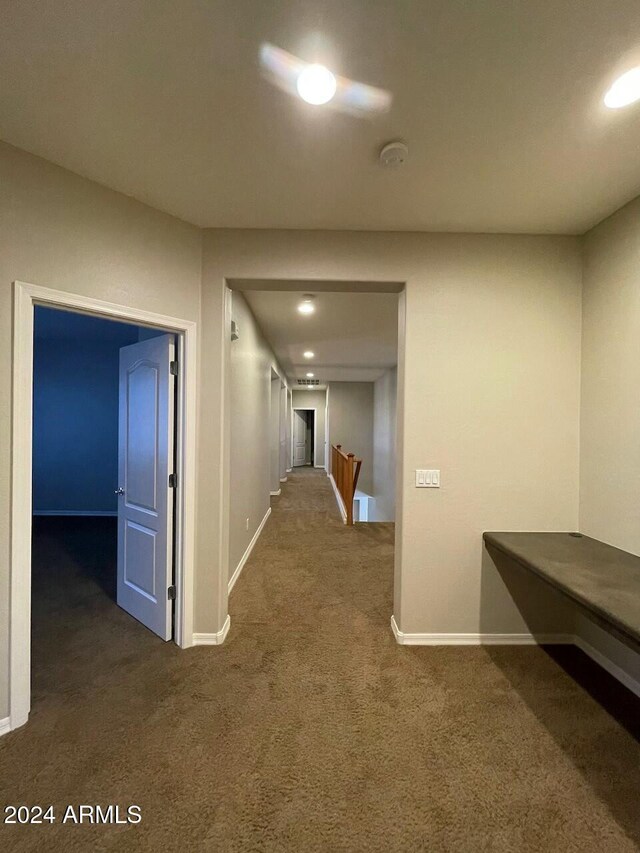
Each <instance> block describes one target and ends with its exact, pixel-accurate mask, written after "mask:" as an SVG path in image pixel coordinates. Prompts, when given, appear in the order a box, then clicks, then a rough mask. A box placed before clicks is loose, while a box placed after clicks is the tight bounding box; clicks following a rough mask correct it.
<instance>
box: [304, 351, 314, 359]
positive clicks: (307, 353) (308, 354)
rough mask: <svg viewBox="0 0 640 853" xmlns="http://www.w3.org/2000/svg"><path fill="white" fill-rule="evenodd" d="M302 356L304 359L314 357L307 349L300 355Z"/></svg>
mask: <svg viewBox="0 0 640 853" xmlns="http://www.w3.org/2000/svg"><path fill="white" fill-rule="evenodd" d="M302 355H303V356H304V357H305V358H313V357H314V355H315V352H311V350H310V349H308V350H305V352H303V353H302Z"/></svg>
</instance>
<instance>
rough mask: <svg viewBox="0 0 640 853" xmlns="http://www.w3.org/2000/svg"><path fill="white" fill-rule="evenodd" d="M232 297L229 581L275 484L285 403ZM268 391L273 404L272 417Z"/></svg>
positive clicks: (246, 314) (263, 349) (262, 345)
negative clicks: (234, 327) (235, 336)
mask: <svg viewBox="0 0 640 853" xmlns="http://www.w3.org/2000/svg"><path fill="white" fill-rule="evenodd" d="M231 299H232V302H231V305H232V308H231V315H232V318H233V320H234V321H235V322H236V323H237V326H238V331H239V338H238V340H236V341H232V342H231V352H230V364H229V384H230V388H229V392H230V418H231V448H230V455H231V458H230V466H231V472H230V473H231V485H230V489H229V577H231V576H232V575H233V572H234V571H235V570H236V568H237V566H238V563H239V562H240V561H241V559H242V556H243V554H244V553H245V551H246V549H247V546H248V545H249V543H250V542H251V540H252V539H253V536H254V535H255V533H256V531H257V530H258V528H259V527H260V524H261V523H262V521H263V519H264V517H265V515H266V513H267V511H268V509H269V506H270V496H269V493H270V492H271V491H277V489H278V488H279V485H280V484H279V479H280V474H279V461H280V441H279V438H280V415H279V402H280V400H281V399H283V400H284V395H281V393H280V379H279V378H278V379H276V380H273V383H272V378H271V376H272V370H275V371H276V372H278V373H280V371H281V369H280V367H279V365H278V363H277V361H276V358H275V356H274V354H273V352H272V351H271V348H270V347H269V345H268V344H267V342H266V340H265V338H264V336H263V334H262V331H261V330H260V327H259V326H258V324H257V322H256V320H255V318H254V316H253V314H252V313H251V310H250V309H249V306H248V305H247V301H246V299H245V298H244V296H243V295H242V294H241V293H240V292H239V291H233V293H232V295H231ZM272 393H273V398H274V401H275V402H276V403H277V404H278V405H277V407H276V409H277V411H276V412H275V413H273V412H272ZM272 414H273V420H272ZM247 520H248V521H247Z"/></svg>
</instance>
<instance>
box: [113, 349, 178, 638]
mask: <svg viewBox="0 0 640 853" xmlns="http://www.w3.org/2000/svg"><path fill="white" fill-rule="evenodd" d="M174 350H175V344H174V338H173V335H162V336H160V337H157V338H150V339H149V340H146V341H141V342H140V343H137V344H132V345H131V346H128V347H123V348H122V349H121V350H120V412H119V417H120V426H119V432H118V477H119V483H118V486H119V490H120V491H121V494H120V495H119V498H118V604H119V605H120V607H122V608H123V609H124V610H126V611H127V613H130V614H131V616H133V617H135V618H136V619H138V620H139V621H140V622H142V623H143V624H144V625H146V626H147V628H150V629H151V630H152V631H153V632H154V633H156V634H158V636H160V637H162V638H163V639H164V640H169V639H171V633H172V624H171V623H172V606H171V605H172V603H171V601H170V600H169V598H168V588H169V586H170V585H171V584H172V583H173V489H170V488H169V474H170V473H173V430H174V384H175V382H174V379H173V376H172V375H171V370H170V363H171V361H172V359H173V358H174Z"/></svg>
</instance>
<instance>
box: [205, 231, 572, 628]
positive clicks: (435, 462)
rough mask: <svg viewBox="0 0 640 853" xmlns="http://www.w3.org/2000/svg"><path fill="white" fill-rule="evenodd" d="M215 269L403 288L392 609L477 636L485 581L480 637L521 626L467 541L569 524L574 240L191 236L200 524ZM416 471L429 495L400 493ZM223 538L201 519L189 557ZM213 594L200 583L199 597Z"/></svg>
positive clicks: (424, 624)
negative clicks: (198, 248)
mask: <svg viewBox="0 0 640 853" xmlns="http://www.w3.org/2000/svg"><path fill="white" fill-rule="evenodd" d="M225 276H226V277H230V278H238V279H243V278H247V279H250V278H261V279H314V280H316V281H317V280H321V281H323V280H333V281H336V280H337V281H344V280H354V281H377V282H381V281H398V280H401V281H405V282H406V292H405V301H406V312H405V310H404V306H402V310H401V312H400V313H401V321H400V322H401V324H404V331H405V335H404V339H403V340H402V341H401V342H400V350H401V351H403V350H406V361H405V364H404V366H403V368H402V369H401V370H399V376H398V393H399V396H398V416H399V417H398V429H399V430H400V433H399V435H398V448H399V464H400V466H401V474H402V478H403V487H402V493H401V494H397V495H396V500H397V503H396V556H397V557H398V555H401V556H402V561H401V576H399V577H397V578H396V581H397V582H396V585H395V589H396V596H395V605H394V607H395V613H396V617H397V618H398V620H399V624H400V627H401V630H403V631H405V632H410V633H411V632H451V633H467V632H477V631H478V630H479V629H480V625H481V624H483V629H484V630H487V631H489V630H492V628H491V626H489V625H487V622H486V620H484V619H483V618H482V613H481V610H482V609H483V607H484V603H483V596H482V594H481V592H482V588H483V580H484V581H485V584H484V589H485V590H486V589H488V588H493V589H495V590H496V591H495V595H494V596H493V600H495V601H496V606H495V608H494V610H492V612H491V620H492V622H493V623H494V624H495V627H493V630H495V631H505V632H509V631H518V630H520V629H521V624H522V621H521V618H520V617H519V614H518V612H517V610H516V608H515V607H514V606H513V605H512V604H511V601H510V598H509V596H508V595H507V594H506V592H505V591H504V589H503V588H502V586H500V579H499V578H496V577H492V578H487V577H486V574H487V573H491V572H492V571H493V570H492V569H491V567H490V566H486V567H485V568H484V571H483V566H482V553H483V549H482V539H481V535H482V531H483V530H489V529H494V530H500V529H505V530H509V529H511V530H518V529H521V530H531V529H537V530H563V529H574V528H575V527H576V526H577V523H578V457H579V446H578V444H579V443H578V423H579V391H580V388H579V386H580V333H581V323H580V312H581V255H580V241H579V239H578V238H572V237H547V236H517V235H509V236H503V235H454V234H399V233H358V232H321V231H317V232H305V231H250V230H246V231H235V230H219V231H212V230H210V231H207V232H205V246H204V284H203V287H204V289H203V301H202V305H203V327H204V328H203V331H204V336H205V339H206V340H205V341H204V345H203V355H204V357H205V358H206V360H207V364H208V365H209V366H210V368H211V369H210V370H208V371H207V374H206V376H204V377H203V383H204V398H203V403H202V408H203V420H204V419H206V422H207V424H208V433H207V439H208V440H207V441H206V442H203V443H202V446H201V453H200V465H201V468H202V478H201V479H202V480H203V481H204V483H205V485H204V487H203V491H204V494H203V495H202V498H203V500H202V503H203V504H206V505H208V506H209V507H210V508H211V511H212V517H215V512H216V509H217V508H218V507H219V497H218V495H217V492H216V489H215V484H216V483H217V482H219V480H220V476H221V473H222V470H223V468H222V466H221V462H222V461H223V460H224V458H225V455H224V453H223V454H222V455H221V453H220V447H221V444H220V441H221V439H222V430H221V427H222V425H223V424H224V419H225V414H224V412H225V409H224V407H223V406H224V401H225V392H224V383H223V369H224V365H223V362H222V361H221V360H219V359H218V356H219V353H220V350H221V348H222V346H223V344H222V339H221V327H220V319H219V318H220V316H221V305H222V301H223V292H224V279H225ZM315 286H316V285H314V287H315ZM330 400H331V396H330ZM226 434H227V435H228V423H227V433H226ZM330 439H331V440H332V441H333V439H334V436H333V434H331V435H330ZM226 452H228V449H227V450H225V453H226ZM418 467H434V468H440V469H441V471H442V488H441V489H439V490H433V489H422V490H418V489H415V488H414V469H415V468H418ZM223 518H224V508H223ZM221 529H222V531H223V533H222V535H221V533H220V530H221ZM223 537H224V524H223V525H222V528H218V529H216V527H215V526H214V525H211V526H210V527H208V528H207V530H206V531H204V532H203V535H202V537H201V548H202V551H203V553H204V554H211V555H214V554H215V553H216V549H217V547H218V543H219V541H220V540H221V539H222V538H223ZM397 563H398V565H400V561H399V560H397ZM489 581H490V586H488V585H487V582H489ZM215 592H216V591H215V590H214V589H211V590H209V591H207V594H208V596H209V599H208V600H209V601H212V599H213V597H214V596H215ZM218 604H219V602H218ZM222 612H226V601H223V602H222V606H220V607H219V613H222Z"/></svg>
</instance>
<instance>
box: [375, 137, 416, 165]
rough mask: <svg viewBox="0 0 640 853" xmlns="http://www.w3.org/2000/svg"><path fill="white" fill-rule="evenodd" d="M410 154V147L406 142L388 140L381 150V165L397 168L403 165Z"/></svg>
mask: <svg viewBox="0 0 640 853" xmlns="http://www.w3.org/2000/svg"><path fill="white" fill-rule="evenodd" d="M408 156H409V148H408V147H407V146H406V145H405V144H404V142H399V141H397V140H396V141H395V142H388V143H387V144H386V145H385V146H384V147H383V148H382V150H381V151H380V165H381V166H384V167H385V168H390V169H397V168H398V167H399V166H402V165H403V164H404V162H405V160H406V159H407V157H408Z"/></svg>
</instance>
